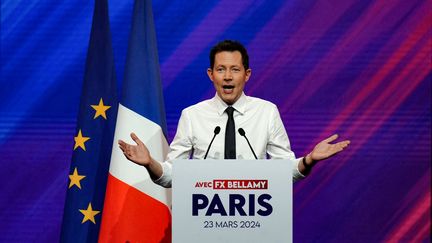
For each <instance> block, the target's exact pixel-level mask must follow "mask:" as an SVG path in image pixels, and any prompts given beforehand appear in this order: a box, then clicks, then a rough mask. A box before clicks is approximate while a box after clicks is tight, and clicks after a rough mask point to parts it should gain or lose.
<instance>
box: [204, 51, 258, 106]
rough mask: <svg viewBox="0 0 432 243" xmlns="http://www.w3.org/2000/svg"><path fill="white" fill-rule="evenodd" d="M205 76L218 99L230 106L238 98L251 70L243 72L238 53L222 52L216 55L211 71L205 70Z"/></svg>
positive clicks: (240, 57)
mask: <svg viewBox="0 0 432 243" xmlns="http://www.w3.org/2000/svg"><path fill="white" fill-rule="evenodd" d="M207 74H208V76H209V78H210V79H211V81H212V82H213V85H214V87H215V89H216V92H217V94H218V95H219V97H220V98H221V99H222V100H223V101H224V102H225V103H226V104H227V105H232V104H234V103H235V102H236V101H237V100H238V99H239V98H240V96H241V94H242V92H243V89H244V86H245V83H246V82H247V81H248V80H249V77H250V75H251V70H250V69H248V70H245V68H244V66H243V63H242V56H241V53H240V52H239V51H234V52H229V51H223V52H219V53H217V54H216V56H215V62H214V66H213V69H210V68H209V69H207Z"/></svg>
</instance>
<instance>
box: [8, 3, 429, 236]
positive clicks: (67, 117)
mask: <svg viewBox="0 0 432 243" xmlns="http://www.w3.org/2000/svg"><path fill="white" fill-rule="evenodd" d="M132 5H133V2H132V1H123V0H110V1H109V7H110V18H111V32H112V35H113V36H112V39H113V48H114V55H115V62H116V71H117V79H118V83H119V88H120V87H121V81H122V79H123V69H124V64H125V57H126V50H127V43H128V36H129V30H130V21H131V14H132ZM153 9H154V16H155V23H156V31H157V37H158V49H159V56H160V65H161V72H162V80H163V86H164V95H165V105H166V111H167V120H168V130H169V132H168V133H169V137H168V140H169V141H171V140H172V138H173V136H174V133H175V129H176V124H177V121H178V118H179V115H180V112H181V110H182V109H183V108H185V107H187V106H189V105H191V104H194V103H196V102H198V101H201V100H203V99H206V98H209V97H211V96H213V95H214V90H213V87H212V84H211V82H210V81H209V80H208V78H207V76H206V68H207V66H208V52H209V49H210V47H211V46H212V45H213V44H215V43H216V42H218V41H220V40H223V39H226V38H229V39H238V40H240V41H241V42H243V43H244V44H245V45H246V46H247V48H248V50H249V52H250V57H251V67H252V70H253V74H252V78H251V80H250V81H249V82H248V85H247V87H246V93H247V94H248V95H252V96H257V97H261V98H264V99H267V100H270V101H272V102H274V103H276V104H277V105H278V107H279V109H280V112H281V115H282V118H283V121H284V123H285V126H286V129H287V131H288V134H289V136H290V139H291V143H292V148H293V150H294V151H295V152H296V154H297V155H298V156H302V155H304V154H305V153H306V152H308V151H310V150H311V149H312V148H313V145H314V144H315V143H316V142H317V141H319V140H321V139H323V138H325V137H327V136H329V135H331V134H332V133H339V134H341V136H342V137H343V138H348V139H350V140H351V141H352V144H351V146H350V147H349V149H348V150H346V151H345V152H343V153H342V154H340V155H338V156H336V157H334V158H331V159H329V160H327V161H325V162H322V163H321V164H319V165H318V166H316V168H315V169H314V171H313V173H312V175H311V176H310V177H309V178H307V179H306V180H304V181H301V182H298V183H296V185H295V186H294V241H295V242H382V241H401V242H429V241H430V239H431V237H430V226H431V219H430V215H429V214H430V204H431V199H430V197H431V190H430V182H431V164H430V161H431V149H430V146H431V117H430V115H431V78H432V76H431V73H432V72H431V38H432V15H431V9H432V1H431V0H409V1H407V0H373V1H372V0H369V1H368V0H289V1H280V0H271V1H264V0H256V1H240V0H238V1H233V0H221V1H203V0H188V1H180V0H159V1H153ZM92 11H93V1H88V0H81V1H79V0H76V1H54V0H39V1H29V0H28V1H24V0H21V1H18V0H3V1H1V81H0V82H1V83H0V84H1V85H0V87H1V88H0V166H1V167H0V168H1V169H0V241H2V242H4V241H6V242H11V241H12V242H56V241H58V239H59V234H60V225H61V219H62V214H63V205H64V200H65V195H66V188H67V184H68V170H69V166H70V159H71V154H72V148H73V137H74V135H75V123H76V117H77V112H78V106H79V97H80V93H81V87H82V80H83V75H84V66H85V57H86V52H87V47H88V42H89V35H90V28H91V19H92Z"/></svg>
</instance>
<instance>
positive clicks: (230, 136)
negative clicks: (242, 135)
mask: <svg viewBox="0 0 432 243" xmlns="http://www.w3.org/2000/svg"><path fill="white" fill-rule="evenodd" d="M225 111H226V113H227V114H228V121H227V124H226V129H225V159H236V142H235V124H234V116H233V114H234V108H232V107H231V106H229V107H228V108H226V110H225Z"/></svg>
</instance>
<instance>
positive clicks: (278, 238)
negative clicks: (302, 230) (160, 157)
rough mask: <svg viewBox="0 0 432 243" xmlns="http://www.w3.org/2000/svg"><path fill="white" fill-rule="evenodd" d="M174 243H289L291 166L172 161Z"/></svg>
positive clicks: (258, 162) (283, 162) (285, 162)
mask: <svg viewBox="0 0 432 243" xmlns="http://www.w3.org/2000/svg"><path fill="white" fill-rule="evenodd" d="M172 185H173V191H172V192H173V206H172V217H173V220H172V223H173V226H172V230H173V242H174V243H176V242H178V243H184V242H206V243H207V242H217V243H220V242H236V243H237V242H260V243H261V242H292V162H291V161H288V160H176V161H174V162H173V183H172Z"/></svg>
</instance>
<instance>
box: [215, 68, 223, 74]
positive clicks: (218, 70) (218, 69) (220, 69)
mask: <svg viewBox="0 0 432 243" xmlns="http://www.w3.org/2000/svg"><path fill="white" fill-rule="evenodd" d="M216 72H218V73H222V72H225V69H223V68H217V69H216Z"/></svg>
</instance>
